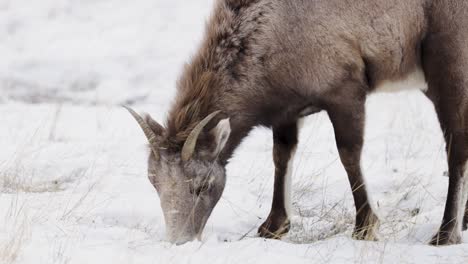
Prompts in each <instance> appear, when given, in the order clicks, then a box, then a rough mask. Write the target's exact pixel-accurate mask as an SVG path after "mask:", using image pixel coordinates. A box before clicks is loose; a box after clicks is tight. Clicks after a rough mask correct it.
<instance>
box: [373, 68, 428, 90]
mask: <svg viewBox="0 0 468 264" xmlns="http://www.w3.org/2000/svg"><path fill="white" fill-rule="evenodd" d="M427 89H428V86H427V82H426V78H425V77H424V72H423V71H422V70H421V68H418V69H416V71H414V72H413V73H411V74H410V75H408V76H406V78H404V79H401V80H397V81H384V82H382V83H381V84H379V85H378V86H377V88H376V89H375V91H376V92H400V91H408V90H421V91H423V92H425V91H427Z"/></svg>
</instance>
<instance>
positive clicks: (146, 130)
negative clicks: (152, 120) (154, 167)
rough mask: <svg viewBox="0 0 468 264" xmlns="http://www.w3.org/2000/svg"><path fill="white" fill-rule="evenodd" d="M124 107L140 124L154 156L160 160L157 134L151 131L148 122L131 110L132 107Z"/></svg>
mask: <svg viewBox="0 0 468 264" xmlns="http://www.w3.org/2000/svg"><path fill="white" fill-rule="evenodd" d="M123 107H124V108H125V109H127V110H128V112H130V114H131V115H132V116H133V118H135V120H136V121H137V122H138V124H139V125H140V127H141V129H142V130H143V133H145V136H146V138H147V139H148V142H149V143H150V147H151V150H152V151H153V153H154V156H155V157H156V159H157V160H159V152H158V150H157V147H156V145H157V141H156V139H157V136H156V134H155V133H154V132H153V130H151V128H150V127H149V126H148V124H147V123H146V121H145V120H143V118H142V117H141V116H140V115H139V114H137V113H136V112H135V111H134V110H133V109H131V108H130V107H128V106H126V105H123Z"/></svg>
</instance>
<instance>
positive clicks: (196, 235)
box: [167, 221, 206, 245]
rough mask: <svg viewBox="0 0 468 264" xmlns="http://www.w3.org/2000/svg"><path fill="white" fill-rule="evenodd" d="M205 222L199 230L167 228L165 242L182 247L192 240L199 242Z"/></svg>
mask: <svg viewBox="0 0 468 264" xmlns="http://www.w3.org/2000/svg"><path fill="white" fill-rule="evenodd" d="M205 225H206V221H205V222H203V223H201V225H200V228H198V229H196V228H183V227H169V228H168V230H167V240H168V241H169V242H171V243H173V244H176V245H182V244H185V243H187V242H191V241H194V240H201V237H202V234H203V230H204V229H205Z"/></svg>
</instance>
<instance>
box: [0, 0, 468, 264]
mask: <svg viewBox="0 0 468 264" xmlns="http://www.w3.org/2000/svg"><path fill="white" fill-rule="evenodd" d="M211 3H212V0H197V1H183V0H135V1H125V0H80V1H75V0H41V1H31V0H0V55H1V56H0V57H1V58H2V59H1V60H0V124H1V125H0V146H1V148H0V263H35V264H37V263H77V264H82V263H125V264H127V263H158V264H159V263H161V264H166V263H195V264H196V263H285V262H286V263H468V233H467V232H465V233H464V234H463V235H464V237H463V239H464V241H465V243H464V244H461V245H457V246H451V247H441V248H435V247H431V246H427V242H428V240H429V239H430V237H431V236H432V235H433V234H434V232H435V231H436V230H437V228H438V226H439V224H440V220H441V218H442V213H443V209H444V203H445V196H446V189H447V177H444V175H445V174H446V170H447V166H446V162H445V158H446V156H445V152H444V143H443V140H442V135H441V132H440V129H439V126H438V123H437V120H436V117H435V114H434V111H433V108H432V106H431V104H430V103H429V102H428V101H427V100H426V99H425V98H424V96H423V95H422V94H420V93H416V92H413V93H399V94H394V95H389V94H380V95H374V96H372V97H371V98H370V99H369V102H368V124H367V127H366V144H365V149H364V154H363V168H364V173H365V176H366V179H367V182H368V185H369V190H370V194H371V197H372V199H373V202H372V203H373V206H374V207H375V208H376V209H377V212H378V214H379V215H380V217H381V220H382V226H381V228H380V242H361V241H354V240H352V239H351V238H350V233H351V231H352V227H353V219H354V206H353V202H352V196H351V191H350V190H349V186H348V183H347V177H346V174H345V172H344V169H343V167H342V165H341V164H340V162H339V160H338V154H337V151H336V147H335V144H334V140H333V138H334V136H333V131H332V128H331V124H330V122H329V121H328V117H327V116H326V114H318V115H316V116H313V117H310V118H308V119H307V122H306V125H305V127H304V129H303V130H302V131H301V138H300V142H301V144H300V147H299V150H298V154H299V155H298V156H297V159H296V160H295V162H294V163H295V172H294V178H293V192H294V195H293V203H294V206H293V207H294V209H295V215H294V217H293V219H292V225H293V227H292V230H291V232H290V234H289V235H288V236H286V237H285V238H284V239H283V240H282V241H273V240H264V239H261V238H257V237H256V229H257V227H258V226H259V225H260V224H261V223H262V222H263V220H264V218H265V217H266V216H267V214H268V212H269V208H270V201H271V197H272V186H273V177H272V175H273V163H272V160H271V147H272V143H271V142H272V140H271V132H270V131H268V130H266V129H256V130H255V131H253V132H252V134H251V135H250V136H249V137H248V138H247V139H246V141H245V142H244V143H243V144H242V146H241V147H240V149H239V150H238V151H237V152H236V156H235V158H234V159H233V161H232V162H231V163H230V164H229V166H228V183H227V187H226V190H225V193H224V195H223V197H222V199H221V201H220V202H219V204H218V206H217V207H216V208H215V210H214V212H213V214H212V216H211V218H210V220H209V222H208V224H207V227H206V230H205V232H204V235H203V239H202V241H197V242H192V243H188V244H185V245H182V246H173V245H170V244H168V243H166V242H164V232H165V230H164V221H163V217H162V211H161V209H160V207H159V199H158V196H157V194H156V191H155V190H154V189H153V187H152V186H151V185H150V183H149V182H148V180H147V178H146V156H147V154H148V150H147V148H146V146H145V144H146V142H145V138H144V136H143V135H142V133H141V132H140V130H139V128H138V127H137V126H136V125H135V122H134V120H132V119H131V117H130V116H129V114H128V113H126V112H125V111H124V110H123V109H121V108H120V107H119V104H121V103H130V104H133V105H134V107H135V108H136V109H137V110H140V111H146V112H149V113H151V114H152V115H153V116H154V117H155V118H156V119H158V120H163V119H164V116H165V113H166V111H167V110H168V107H169V103H170V100H171V98H172V96H173V94H174V84H175V80H176V78H177V74H178V72H179V71H180V68H181V66H182V64H183V62H184V61H185V60H187V59H188V57H189V56H190V54H191V53H192V52H193V51H194V49H195V44H196V43H197V41H198V40H199V39H200V38H201V36H202V30H203V24H204V18H205V17H206V16H207V14H208V13H209V10H210V8H211Z"/></svg>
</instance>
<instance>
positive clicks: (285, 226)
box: [258, 218, 291, 239]
mask: <svg viewBox="0 0 468 264" xmlns="http://www.w3.org/2000/svg"><path fill="white" fill-rule="evenodd" d="M290 228H291V222H290V221H289V220H288V219H278V218H276V219H275V220H272V219H270V218H268V219H267V220H266V221H265V223H263V224H262V225H261V226H260V227H259V228H258V235H259V236H260V237H263V238H268V239H281V238H282V237H283V236H285V235H286V234H287V233H288V232H289V229H290Z"/></svg>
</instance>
